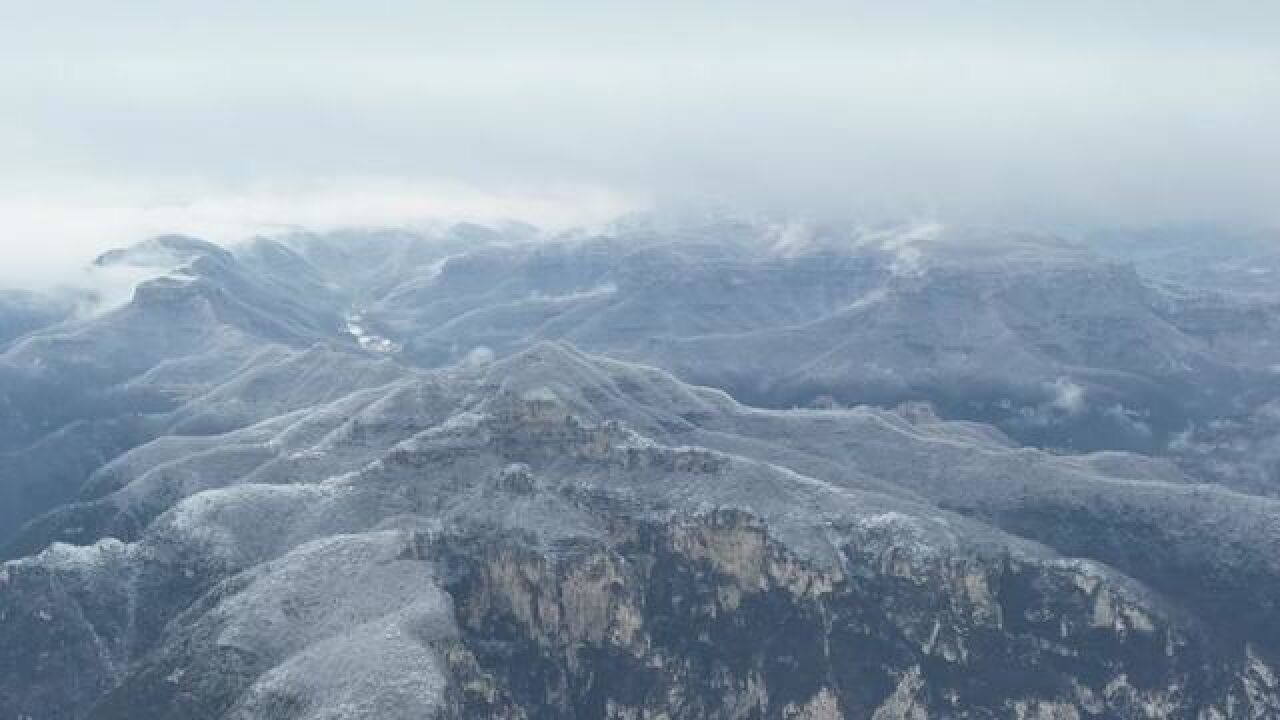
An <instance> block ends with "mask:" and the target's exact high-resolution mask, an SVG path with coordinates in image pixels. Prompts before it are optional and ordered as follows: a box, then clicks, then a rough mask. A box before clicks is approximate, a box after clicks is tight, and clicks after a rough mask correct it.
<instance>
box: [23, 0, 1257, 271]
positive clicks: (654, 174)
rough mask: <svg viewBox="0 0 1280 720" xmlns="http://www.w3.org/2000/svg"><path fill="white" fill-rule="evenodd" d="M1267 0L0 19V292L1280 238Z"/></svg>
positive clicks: (548, 6)
mask: <svg viewBox="0 0 1280 720" xmlns="http://www.w3.org/2000/svg"><path fill="white" fill-rule="evenodd" d="M1278 34H1280V3H1274V2H1265V1H1258V0H1250V1H1248V2H1243V1H1240V0H1224V1H1222V2H1215V3H1205V2H1183V1H1182V0H1165V1H1163V2H1139V1H1137V0H1130V1H1128V2H1114V1H1112V2H1099V1H1095V0H1081V1H1077V2H1071V3H1065V2H1063V3H1030V2H1022V1H1019V2H1012V1H999V2H996V1H983V0H970V1H969V2H941V1H939V0H920V1H919V2H912V3H860V2H857V1H856V0H854V1H846V2H829V3H828V2H806V1H804V0H798V1H796V2H787V3H782V2H777V3H754V2H749V1H739V2H718V1H714V0H710V1H706V2H667V1H666V0H656V1H654V2H646V3H620V2H605V1H602V0H601V1H597V2H551V1H544V2H519V3H517V2H484V1H482V0H481V1H477V2H466V3H456V2H451V3H434V2H427V1H420V2H392V1H387V0H362V1H361V2H358V3H354V2H333V1H331V0H309V1H306V2H301V1H297V0H277V1H275V2H242V1H241V0H223V1H221V2H207V0H206V1H203V2H199V3H188V2H182V1H181V0H178V1H174V0H170V1H167V2H159V1H156V0H127V1H125V2H118V3H103V2H61V1H60V0H42V2H38V3H36V2H25V1H19V0H0V247H3V248H4V249H5V250H6V251H7V252H6V255H5V257H6V263H5V267H4V268H0V284H6V283H7V284H15V283H20V282H23V281H27V282H30V281H31V280H32V278H36V277H43V276H53V275H56V274H57V273H58V272H60V271H61V269H62V268H64V267H65V266H66V265H67V264H68V263H72V262H79V261H81V260H82V259H83V258H84V257H85V256H87V255H89V254H91V253H92V252H96V251H98V250H101V249H102V248H104V247H109V246H115V245H120V244H123V243H127V242H130V241H132V240H136V239H140V237H142V236H145V235H148V234H154V233H158V232H169V231H178V232H189V233H193V234H199V235H205V236H210V237H212V238H213V239H235V238H236V237H239V236H242V235H245V234H251V233H253V232H259V231H263V230H264V229H265V230H269V229H270V228H273V227H280V226H296V225H303V226H308V227H313V228H317V229H323V228H324V227H331V226H340V225H344V224H361V225H365V224H374V225H378V224H390V225H405V224H414V223H418V222H424V221H426V220H431V219H440V218H444V219H454V218H457V219H475V220H487V219H504V218H515V219H522V220H527V221H532V222H535V223H540V224H545V225H551V226H556V225H572V224H579V223H588V224H589V223H594V222H600V221H602V220H603V219H607V218H608V217H610V216H612V215H616V214H619V213H623V212H628V211H632V210H638V209H645V208H652V207H659V208H661V207H668V206H686V205H703V204H706V205H715V206H717V207H728V208H733V209H737V210H744V211H759V212H769V213H779V214H803V215H832V216H839V217H848V218H856V219H872V220H874V219H883V218H903V217H912V218H918V217H930V218H938V219H943V220H947V221H955V222H970V223H981V224H1015V225H1020V226H1036V225H1055V224H1057V225H1061V224H1070V225H1077V226H1087V225H1108V224H1113V225H1114V224H1119V225H1150V224H1177V223H1192V222H1194V223H1233V224H1241V223H1243V224H1262V225H1276V224H1280V203H1277V202H1276V198H1277V197H1278V196H1280V179H1278V178H1280V173H1278V172H1277V168H1280V131H1277V130H1276V128H1277V127H1280V43H1276V42H1275V41H1274V38H1275V37H1276V36H1277V35H1278Z"/></svg>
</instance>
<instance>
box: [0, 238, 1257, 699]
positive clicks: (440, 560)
mask: <svg viewBox="0 0 1280 720" xmlns="http://www.w3.org/2000/svg"><path fill="white" fill-rule="evenodd" d="M687 232H688V233H690V234H692V235H693V236H694V237H692V238H690V237H682V236H678V235H671V234H669V233H661V234H658V233H654V231H652V230H651V229H646V228H642V229H640V230H634V229H633V230H627V231H625V232H618V233H615V234H614V235H610V236H606V237H588V236H583V237H565V238H560V239H559V240H556V241H552V242H548V241H546V240H539V241H538V242H533V241H532V238H533V231H531V230H530V229H528V228H523V227H517V228H508V229H504V230H500V231H495V230H486V229H482V228H474V227H468V226H463V227H458V228H452V229H449V230H447V231H445V232H443V233H441V234H438V235H433V236H425V237H424V236H415V235H406V234H398V233H371V234H361V235H357V236H327V237H326V236H320V237H315V236H296V237H290V238H284V239H281V240H278V241H277V240H261V241H257V242H254V243H251V244H248V245H246V246H243V247H241V248H238V249H235V250H234V251H232V252H228V251H226V250H223V249H221V248H217V247H214V246H211V245H207V244H204V243H200V242H198V241H194V240H191V239H187V238H163V239H160V240H157V241H154V242H152V243H147V244H144V245H142V246H139V247H137V248H133V249H131V250H128V251H122V252H119V253H112V254H109V255H106V256H104V257H103V259H102V260H100V262H101V263H108V264H118V263H125V264H128V265H130V266H137V267H145V268H152V269H153V270H154V277H153V278H152V279H150V280H148V281H146V282H144V283H143V284H142V285H140V286H139V288H138V290H137V292H136V293H135V295H134V296H133V298H132V300H131V301H130V302H128V303H127V304H125V305H123V306H121V307H119V308H116V309H114V310H110V311H108V312H104V313H100V314H97V315H95V316H93V317H84V318H79V319H74V320H68V321H64V322H62V323H60V324H57V325H53V326H51V327H47V328H45V329H43V330H37V331H35V332H33V333H29V334H27V335H26V336H25V337H23V338H22V339H20V340H19V341H17V342H15V343H14V344H12V345H11V346H10V347H9V348H8V349H7V350H5V351H4V353H3V355H0V382H3V383H4V384H3V385H0V388H3V396H2V397H3V398H4V404H3V405H0V409H2V410H3V412H5V413H7V415H6V416H5V417H6V424H5V425H4V427H5V428H6V430H5V432H4V433H0V434H2V435H3V436H4V437H3V442H4V443H5V445H4V448H5V450H4V452H5V453H6V454H5V456H4V457H5V460H6V462H5V463H4V464H3V465H0V468H2V469H0V472H3V476H0V483H2V484H0V488H3V491H4V492H5V493H6V495H5V499H6V500H7V501H11V502H6V503H4V505H3V507H4V511H5V512H6V513H7V515H6V516H5V518H3V519H2V520H4V522H0V529H4V531H5V532H4V535H3V536H0V539H2V540H3V545H2V546H0V548H2V549H0V553H2V554H3V556H4V557H5V558H6V559H7V560H8V561H7V562H5V563H4V564H3V566H0V568H2V569H0V710H3V711H4V713H6V714H8V715H13V716H18V717H32V718H49V717H52V718H192V717H210V718H273V719H274V718H396V717H405V718H409V717H414V718H420V717H459V718H462V717H466V718H472V717H494V718H520V717H523V718H565V717H568V718H573V717H578V718H597V717H612V718H658V717H668V718H761V717H763V718H813V719H817V718H840V717H850V718H863V717H870V718H876V719H877V720H886V719H889V718H912V719H915V718H935V717H970V718H984V717H992V718H1005V717H1008V718H1046V719H1047V718H1089V717H1096V718H1198V719H1199V718H1203V719H1204V720H1209V719H1210V718H1268V717H1275V716H1277V714H1280V676H1277V672H1280V670H1278V669H1277V668H1278V667H1280V665H1278V663H1280V604H1278V603H1277V600H1276V598H1280V553H1277V552H1276V551H1277V548H1280V501H1277V500H1274V499H1269V498H1268V497H1266V496H1265V494H1262V495H1260V494H1246V493H1245V492H1241V491H1240V490H1239V489H1231V488H1229V487H1226V486H1224V485H1223V484H1218V483H1210V482H1207V481H1208V480H1220V479H1222V478H1224V477H1228V476H1229V475H1230V477H1233V478H1235V480H1233V481H1231V483H1232V484H1233V485H1235V487H1237V488H1246V489H1250V490H1252V489H1253V488H1254V487H1255V486H1256V487H1258V488H1262V489H1263V490H1265V489H1266V485H1267V482H1268V481H1267V475H1266V470H1265V469H1262V470H1260V472H1261V474H1255V475H1248V478H1247V481H1246V480H1242V479H1241V478H1244V477H1245V475H1246V474H1247V473H1245V472H1244V470H1243V468H1255V469H1256V468H1265V466H1264V465H1254V464H1250V463H1252V462H1253V460H1248V461H1246V460H1245V459H1244V458H1242V457H1238V456H1240V455H1252V454H1253V453H1251V452H1247V451H1246V450H1243V449H1241V448H1244V447H1245V446H1242V445H1240V444H1239V443H1240V442H1242V440H1241V438H1245V437H1248V438H1252V440H1251V441H1250V442H1253V443H1254V445H1252V446H1250V447H1256V448H1263V447H1266V446H1267V443H1268V442H1269V440H1268V438H1271V437H1273V436H1272V435H1271V434H1270V433H1271V432H1273V430H1272V428H1274V427H1275V426H1274V422H1272V424H1270V425H1268V423H1267V421H1266V419H1267V418H1273V417H1274V410H1273V408H1272V405H1268V404H1267V403H1266V402H1263V401H1261V400H1255V398H1265V397H1266V395H1267V392H1269V391H1268V390H1267V388H1268V387H1269V386H1268V385H1266V382H1265V380H1266V378H1267V377H1268V375H1267V371H1266V369H1265V367H1264V365H1263V363H1265V362H1267V361H1269V360H1270V358H1269V356H1266V354H1265V352H1264V351H1263V350H1256V349H1255V350H1250V351H1249V352H1245V351H1244V350H1242V349H1241V346H1240V342H1239V341H1240V340H1241V338H1242V337H1243V335H1244V334H1246V333H1255V332H1261V331H1263V330H1265V329H1266V328H1267V327H1268V325H1267V323H1268V322H1270V319H1269V318H1268V317H1266V316H1265V315H1263V316H1258V317H1257V318H1256V320H1254V321H1247V318H1249V317H1252V316H1250V315H1249V313H1248V312H1247V311H1243V310H1241V308H1242V307H1245V306H1244V305H1241V304H1239V303H1235V302H1234V301H1232V302H1231V303H1226V301H1224V303H1225V305H1224V307H1226V310H1224V312H1225V313H1227V315H1228V316H1230V317H1241V318H1245V319H1246V320H1242V323H1246V324H1242V325H1240V326H1238V327H1237V328H1236V329H1231V328H1230V327H1228V326H1227V324H1225V323H1224V324H1223V325H1222V327H1224V328H1226V329H1224V330H1223V331H1222V332H1223V335H1222V336H1223V337H1226V336H1230V337H1231V338H1232V342H1225V341H1224V342H1218V343H1215V342H1210V341H1209V340H1208V339H1206V335H1205V333H1204V332H1202V331H1199V330H1197V329H1196V326H1195V324H1194V323H1193V322H1190V321H1189V320H1188V318H1190V317H1192V316H1193V313H1190V312H1188V311H1187V310H1186V308H1187V307H1189V305H1188V303H1190V302H1191V301H1192V300H1194V301H1195V302H1197V303H1198V302H1201V300H1202V299H1204V298H1207V297H1209V296H1207V295H1204V294H1196V293H1191V292H1190V291H1187V292H1185V293H1184V292H1182V291H1179V292H1173V291H1170V290H1168V289H1167V288H1163V287H1159V286H1155V285H1152V284H1151V283H1149V282H1147V281H1146V280H1144V279H1143V278H1142V277H1140V276H1138V275H1136V274H1135V273H1134V271H1133V270H1132V269H1130V268H1128V267H1126V266H1122V265H1114V264H1111V263H1110V262H1109V261H1105V260H1100V259H1098V258H1097V257H1095V256H1093V255H1092V254H1090V253H1089V252H1087V251H1085V250H1082V249H1080V248H1078V247H1075V246H1070V245H1064V244H1062V243H1059V242H1056V241H1049V240H1046V239H1043V238H1038V237H1024V236H1000V237H995V238H988V239H986V240H983V239H982V238H972V237H954V238H947V237H945V233H943V231H941V230H939V229H936V228H916V229H913V230H910V231H899V232H896V233H893V234H883V233H882V234H876V233H870V232H863V233H862V234H860V235H858V236H856V237H855V238H854V239H853V240H850V239H849V237H848V236H846V235H838V236H834V235H825V234H823V233H822V232H816V231H813V232H805V233H797V232H790V231H789V232H786V233H783V232H780V231H779V230H777V229H776V228H774V229H767V228H765V229H761V228H759V227H757V226H748V225H731V226H718V228H717V229H713V230H708V229H705V228H704V229H694V230H689V231H687ZM724 236H731V238H732V241H730V240H726V239H725V237H724ZM695 240H698V241H700V242H694V241H695ZM958 243H963V244H958ZM1197 298H1200V299H1197ZM1237 312H1239V313H1241V314H1240V315H1238V316H1237V315H1232V313H1237ZM1247 322H1256V323H1260V324H1257V325H1248V324H1247ZM1260 328H1261V330H1259V329H1260ZM1233 333H1234V334H1233ZM548 339H550V341H548ZM581 348H589V349H590V350H591V351H590V352H588V351H585V350H583V349H581ZM1154 358H1159V359H1160V361H1159V362H1146V363H1145V364H1144V359H1145V360H1146V361H1152V360H1153V359H1154ZM1161 363H1164V364H1163V365H1162V364H1161ZM877 364H881V365H880V368H881V369H892V370H894V372H895V373H896V374H898V375H900V376H901V377H903V378H910V381H909V382H907V381H905V380H904V381H902V382H901V383H898V382H897V381H895V382H893V383H889V382H885V381H883V378H882V377H881V375H882V374H881V375H877V374H876V373H877V372H879V370H877V369H876V367H875V366H876V365H877ZM877 378H879V379H877ZM691 380H698V381H700V382H702V383H705V384H715V385H718V386H720V387H721V388H724V389H728V390H729V391H731V393H732V394H729V393H726V392H725V391H724V390H723V389H713V388H711V387H706V386H703V385H698V384H691V383H690V381H691ZM895 388H896V389H895ZM960 388H964V392H963V393H961V392H960V390H959V389H960ZM1184 389H1191V390H1194V392H1192V393H1191V394H1190V395H1186V394H1185V393H1183V391H1184ZM1188 392H1191V391H1190V390H1188ZM1018 393H1022V394H1018ZM1036 393H1040V395H1036ZM1107 393H1111V394H1110V395H1108V394H1107ZM735 396H737V397H738V399H735ZM743 396H749V397H751V398H753V399H754V400H756V401H757V404H768V405H773V406H775V407H772V408H769V407H752V406H750V405H745V404H742V403H741V402H740V401H739V400H740V399H741V398H742V397H743ZM814 397H817V398H818V402H817V403H816V404H818V405H821V406H822V407H809V408H796V409H793V408H791V407H790V406H791V405H794V404H806V405H808V404H814V403H813V402H812V401H813V400H814ZM1273 397H1274V396H1273ZM859 398H863V399H867V400H870V399H875V400H878V401H880V404H881V405H882V406H883V407H872V406H869V405H858V406H856V407H845V406H844V405H845V403H846V402H848V401H849V400H857V399H859ZM801 399H804V402H803V403H800V402H799V401H800V400H801ZM51 400H53V401H54V402H51ZM1112 400H1114V401H1115V402H1116V403H1127V404H1124V408H1126V409H1125V411H1122V412H1121V413H1120V414H1121V415H1123V416H1124V420H1123V422H1126V423H1129V424H1130V425H1136V424H1139V423H1141V424H1145V425H1147V426H1148V428H1149V431H1150V433H1151V435H1152V437H1155V436H1156V435H1157V434H1158V433H1163V432H1167V433H1168V434H1169V435H1170V437H1171V438H1172V440H1171V443H1172V444H1170V443H1163V444H1161V445H1160V448H1161V450H1162V455H1163V456H1162V457H1152V456H1143V455H1136V454H1131V453H1127V452H1115V451H1111V450H1106V451H1101V452H1093V453H1086V454H1061V453H1054V452H1048V451H1046V450H1041V449H1036V448H1034V447H1025V446H1021V445H1020V444H1019V442H1018V441H1017V440H1016V439H1014V438H1013V437H1011V433H1009V432H1004V431H1002V430H1001V429H998V428H996V427H994V426H992V425H989V424H983V423H978V422H973V421H972V419H965V418H966V417H967V416H970V415H979V414H981V413H987V414H989V415H993V416H994V419H996V420H999V421H1001V425H1002V427H1006V428H1012V429H1013V430H1017V431H1018V432H1021V433H1023V434H1024V435H1032V436H1034V432H1032V430H1033V429H1035V428H1039V431H1040V432H1042V433H1043V435H1042V438H1043V439H1044V440H1045V442H1044V443H1042V444H1046V445H1050V444H1052V445H1057V446H1063V445H1070V444H1098V445H1106V443H1104V442H1102V441H1101V440H1098V441H1096V442H1094V441H1091V442H1090V443H1086V442H1084V440H1083V439H1082V437H1083V436H1081V435H1079V431H1078V430H1077V429H1075V428H1076V427H1077V426H1079V427H1082V428H1083V427H1088V426H1090V425H1091V422H1092V420H1090V418H1095V417H1102V416H1104V415H1105V407H1106V406H1105V405H1103V406H1102V407H1101V409H1100V408H1099V405H1100V404H1101V403H1104V402H1110V401H1112ZM842 401H843V402H842ZM903 401H916V402H903ZM920 401H928V403H929V404H926V403H924V402H920ZM1140 402H1146V403H1147V404H1146V405H1139V403H1140ZM899 403H901V404H899ZM977 403H986V404H985V405H978V404H977ZM1138 407H1142V408H1144V409H1145V410H1143V411H1139V410H1136V409H1135V408H1138ZM966 408H967V410H966ZM991 408H996V410H999V411H1003V412H1005V413H1007V415H1002V414H1000V413H999V412H996V410H992V409H991ZM1222 408H1228V409H1230V408H1234V409H1233V410H1232V412H1233V413H1234V415H1232V416H1230V418H1228V416H1226V415H1225V414H1223V413H1222V412H1219V410H1221V409H1222ZM1175 411H1176V412H1179V413H1184V414H1185V417H1183V416H1176V417H1178V418H1179V419H1180V420H1182V419H1187V418H1190V420H1189V421H1188V422H1193V423H1200V422H1205V423H1206V426H1208V425H1209V423H1208V422H1207V421H1208V420H1210V419H1212V420H1214V421H1215V423H1214V424H1212V426H1211V430H1212V431H1213V432H1217V433H1219V436H1218V438H1217V439H1218V441H1219V442H1217V444H1214V445H1213V446H1212V447H1209V444H1210V440H1211V438H1210V437H1209V435H1207V434H1206V433H1207V432H1209V431H1210V430H1209V429H1206V430H1203V431H1202V430H1200V429H1198V428H1196V427H1192V426H1186V427H1184V428H1183V429H1182V430H1181V431H1179V432H1177V433H1175V432H1172V430H1166V429H1164V428H1162V426H1161V424H1162V423H1165V424H1168V425H1170V427H1172V426H1173V424H1174V423H1173V422H1172V421H1171V420H1169V419H1168V417H1167V414H1168V413H1173V412H1175ZM1142 412H1146V413H1148V414H1146V415H1144V414H1142ZM1223 412H1225V411H1223ZM940 415H941V416H943V417H939V416H940ZM948 416H949V419H943V418H946V417H948ZM1018 418H1021V421H1018V420H1017V419H1018ZM1231 418H1233V420H1232V421H1233V422H1235V423H1237V424H1236V425H1234V426H1233V425H1231V424H1230V423H1229V422H1228V420H1229V419H1231ZM1116 422H1118V423H1119V422H1122V421H1121V420H1117V421H1116ZM1114 427H1120V425H1116V426H1114ZM1139 434H1140V433H1139ZM1126 437H1128V436H1125V437H1122V438H1120V440H1119V441H1117V443H1119V444H1123V443H1127V442H1129V440H1127V439H1125V438H1126ZM1228 441H1230V443H1235V444H1233V445H1231V447H1233V448H1235V452H1236V455H1232V454H1231V453H1230V452H1229V451H1228V450H1227V445H1228V444H1229V443H1228ZM1152 443H1153V446H1154V441H1152ZM1178 443H1182V444H1181V445H1179V444H1178ZM1196 443H1199V445H1196ZM1264 457H1265V455H1264ZM1189 458H1199V460H1197V461H1193V460H1190V459H1189ZM1211 463H1212V464H1214V465H1216V466H1218V467H1220V468H1235V469H1236V471H1237V472H1235V474H1234V475H1232V474H1230V473H1228V472H1227V471H1226V470H1225V469H1224V470H1223V471H1222V472H1221V473H1220V474H1218V475H1207V474H1204V473H1201V472H1200V470H1201V469H1203V468H1205V467H1208V466H1209V464H1211Z"/></svg>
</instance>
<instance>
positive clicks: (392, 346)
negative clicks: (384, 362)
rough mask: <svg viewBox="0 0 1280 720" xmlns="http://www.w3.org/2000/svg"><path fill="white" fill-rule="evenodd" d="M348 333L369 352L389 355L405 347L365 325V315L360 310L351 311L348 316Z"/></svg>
mask: <svg viewBox="0 0 1280 720" xmlns="http://www.w3.org/2000/svg"><path fill="white" fill-rule="evenodd" d="M346 321H347V334H348V335H350V336H351V337H353V338H355V339H356V342H357V343H359V344H360V347H362V348H364V349H365V350H368V351H369V352H375V353H381V354H384V355H389V354H392V353H398V352H400V351H401V350H402V349H403V348H402V347H401V345H400V344H399V343H397V342H395V341H394V340H391V339H390V338H386V337H383V336H381V335H375V334H373V333H371V332H369V331H368V330H366V329H365V327H364V315H363V314H361V313H358V312H355V313H350V314H349V315H347V317H346Z"/></svg>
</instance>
